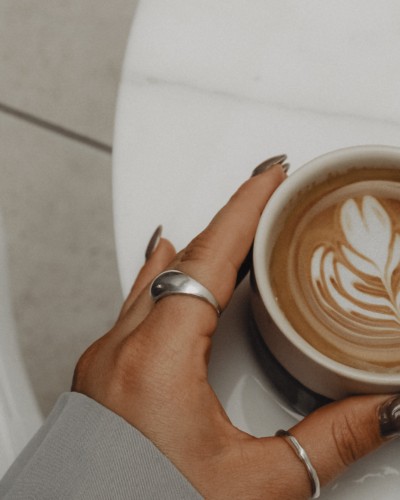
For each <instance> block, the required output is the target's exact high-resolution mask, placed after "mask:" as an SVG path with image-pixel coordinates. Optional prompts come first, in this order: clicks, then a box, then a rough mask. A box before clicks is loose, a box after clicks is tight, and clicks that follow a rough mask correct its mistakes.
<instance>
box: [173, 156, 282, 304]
mask: <svg viewBox="0 0 400 500" xmlns="http://www.w3.org/2000/svg"><path fill="white" fill-rule="evenodd" d="M285 178H286V174H285V173H284V172H283V170H282V167H281V166H280V165H276V166H274V167H272V168H271V169H270V170H268V171H267V172H265V173H263V174H261V175H258V176H257V177H253V178H251V179H249V180H248V181H247V182H245V183H244V184H243V185H242V186H241V187H240V188H239V190H238V191H237V192H236V193H235V194H234V195H233V196H232V198H231V199H230V200H229V202H228V203H227V204H226V205H225V206H224V207H223V208H222V209H221V210H220V211H219V212H218V214H217V215H216V216H215V217H214V219H213V220H212V221H211V223H210V224H209V226H208V227H207V228H206V229H205V230H204V231H203V232H202V233H201V234H200V235H199V236H197V237H196V238H195V239H194V240H193V241H192V242H191V243H190V244H189V245H188V247H187V248H186V249H185V250H184V251H183V252H181V253H180V254H178V256H177V259H176V260H175V261H174V262H173V263H172V266H173V267H175V268H176V269H179V270H180V271H182V272H184V273H186V274H188V275H189V276H191V277H192V278H194V279H196V280H197V281H199V282H200V283H201V284H202V285H203V286H205V287H206V288H207V289H208V290H209V291H210V292H211V293H212V294H213V295H214V297H215V298H216V300H217V301H218V302H219V304H220V305H221V307H222V308H224V307H225V306H226V305H227V303H228V301H229V299H230V297H231V295H232V292H233V290H234V286H235V282H236V276H237V271H238V269H239V267H240V265H241V264H242V262H243V260H244V259H245V257H246V255H247V253H248V251H249V249H250V247H251V244H252V242H253V240H254V236H255V233H256V229H257V226H258V223H259V220H260V216H261V213H262V211H263V210H264V208H265V205H266V203H267V202H268V200H269V198H270V197H271V195H272V194H273V192H274V191H275V189H276V188H277V187H278V186H279V184H281V182H282V181H283V180H284V179H285ZM180 298H181V297H177V298H176V300H179V299H180Z"/></svg>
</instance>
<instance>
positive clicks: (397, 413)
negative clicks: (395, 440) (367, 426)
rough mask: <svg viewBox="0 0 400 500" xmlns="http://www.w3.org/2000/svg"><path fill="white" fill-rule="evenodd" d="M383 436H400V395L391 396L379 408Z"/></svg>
mask: <svg viewBox="0 0 400 500" xmlns="http://www.w3.org/2000/svg"><path fill="white" fill-rule="evenodd" d="M378 420H379V427H380V430H381V436H382V437H394V436H400V395H397V396H394V397H391V398H390V399H388V400H387V401H386V402H385V403H383V405H382V406H380V407H379V410H378Z"/></svg>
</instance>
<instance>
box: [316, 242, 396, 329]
mask: <svg viewBox="0 0 400 500" xmlns="http://www.w3.org/2000/svg"><path fill="white" fill-rule="evenodd" d="M345 269H346V268H345V266H343V265H341V264H339V265H338V263H337V261H336V259H335V254H334V252H332V251H328V252H326V249H325V248H324V247H323V246H321V247H319V248H318V249H317V250H316V251H315V252H314V255H313V258H312V262H311V273H312V284H313V288H314V292H315V294H316V298H317V300H318V302H319V303H320V305H321V306H322V308H323V309H324V310H326V311H332V312H336V313H339V314H343V313H344V314H345V315H346V316H347V315H352V314H354V313H356V314H358V315H361V316H363V317H365V318H368V319H370V320H380V321H382V320H383V321H391V320H392V321H393V320H395V321H396V313H395V310H394V307H393V305H392V304H391V302H390V301H389V300H387V299H385V298H384V297H379V299H378V301H379V302H380V304H379V305H381V306H384V307H386V308H387V309H388V313H384V312H377V311H374V310H371V309H370V308H369V306H370V305H372V304H374V305H378V304H377V298H376V297H374V295H370V296H368V297H367V301H365V300H364V299H365V297H364V296H363V295H362V294H361V293H360V291H359V290H358V289H357V288H356V287H357V285H366V286H368V285H367V284H366V283H365V282H364V281H363V280H362V279H361V278H359V277H357V276H356V275H355V274H354V273H352V272H351V271H350V270H346V271H347V274H345V273H346V271H345ZM391 311H393V313H391ZM398 322H400V320H399V321H398Z"/></svg>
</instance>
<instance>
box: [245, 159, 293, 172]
mask: <svg viewBox="0 0 400 500" xmlns="http://www.w3.org/2000/svg"><path fill="white" fill-rule="evenodd" d="M285 160H287V155H279V156H274V157H272V158H269V159H268V160H265V161H263V162H262V163H261V164H260V165H258V167H256V168H255V169H254V170H253V173H252V174H251V177H255V176H256V175H260V174H262V173H264V172H266V171H267V170H268V169H269V168H271V167H273V166H274V165H277V164H278V163H283V162H284V161H285ZM287 165H288V167H287V168H289V164H287Z"/></svg>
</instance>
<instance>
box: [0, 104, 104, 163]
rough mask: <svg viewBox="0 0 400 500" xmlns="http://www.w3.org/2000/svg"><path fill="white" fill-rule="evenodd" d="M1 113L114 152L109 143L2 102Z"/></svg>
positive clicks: (101, 149)
mask: <svg viewBox="0 0 400 500" xmlns="http://www.w3.org/2000/svg"><path fill="white" fill-rule="evenodd" d="M0 113H5V114H8V115H11V116H14V117H15V118H19V119H20V120H24V121H26V122H29V123H32V124H33V125H36V126H37V127H41V128H43V129H46V130H49V131H50V132H53V133H55V134H59V135H62V136H64V137H67V138H68V139H72V140H74V141H77V142H80V143H82V144H86V145H87V146H90V147H92V148H95V149H98V150H100V151H104V152H105V153H108V154H111V153H112V146H109V145H108V144H104V143H103V142H99V141H96V140H95V139H91V138H90V137H86V136H84V135H81V134H78V133H76V132H73V131H72V130H68V129H66V128H64V127H61V126H60V125H55V124H54V123H51V122H48V121H46V120H42V119H41V118H37V117H36V116H33V115H31V114H29V113H25V112H24V111H19V110H18V109H15V108H12V107H11V106H7V105H6V104H3V103H0Z"/></svg>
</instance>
